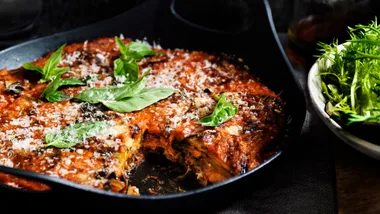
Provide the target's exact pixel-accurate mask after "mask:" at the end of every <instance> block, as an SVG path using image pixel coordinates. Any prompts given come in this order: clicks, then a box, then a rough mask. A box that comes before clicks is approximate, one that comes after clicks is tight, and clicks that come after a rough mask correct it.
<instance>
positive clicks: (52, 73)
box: [23, 44, 68, 83]
mask: <svg viewBox="0 0 380 214" xmlns="http://www.w3.org/2000/svg"><path fill="white" fill-rule="evenodd" d="M65 46H66V44H63V45H62V46H61V47H59V48H58V50H56V51H55V52H54V53H53V54H52V55H50V57H49V59H48V60H47V61H46V63H45V65H44V67H43V68H41V67H38V66H35V65H33V64H31V63H29V62H26V63H24V64H23V67H24V68H25V69H27V70H32V71H37V72H39V73H41V74H42V78H41V79H40V80H39V81H38V83H45V82H48V81H51V80H54V78H55V77H57V76H59V75H62V74H63V73H65V72H66V71H67V70H68V68H67V67H63V68H57V66H58V64H59V62H60V61H61V57H62V50H63V48H64V47H65Z"/></svg>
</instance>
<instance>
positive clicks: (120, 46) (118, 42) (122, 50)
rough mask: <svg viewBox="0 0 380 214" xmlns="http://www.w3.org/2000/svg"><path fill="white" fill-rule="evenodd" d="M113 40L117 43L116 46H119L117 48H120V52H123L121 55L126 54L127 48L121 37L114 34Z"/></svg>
mask: <svg viewBox="0 0 380 214" xmlns="http://www.w3.org/2000/svg"><path fill="white" fill-rule="evenodd" d="M115 40H116V43H117V46H119V49H120V53H121V54H123V55H127V53H128V48H127V46H126V45H125V44H124V42H123V41H121V39H120V38H119V37H117V36H115Z"/></svg>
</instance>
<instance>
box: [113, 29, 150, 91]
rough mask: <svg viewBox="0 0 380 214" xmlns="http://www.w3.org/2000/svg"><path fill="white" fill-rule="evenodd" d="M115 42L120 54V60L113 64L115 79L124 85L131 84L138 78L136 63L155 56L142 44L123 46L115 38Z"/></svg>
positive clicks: (118, 39)
mask: <svg viewBox="0 0 380 214" xmlns="http://www.w3.org/2000/svg"><path fill="white" fill-rule="evenodd" d="M115 40H116V43H117V45H118V46H119V49H120V53H121V56H120V58H118V59H116V60H115V61H114V62H113V63H114V75H115V78H116V80H117V81H119V82H122V83H125V84H128V83H133V82H135V81H137V80H138V78H139V66H138V65H137V63H136V61H137V60H141V59H143V58H144V57H145V56H150V55H155V52H154V51H152V50H151V49H150V48H149V47H148V46H146V45H144V44H142V43H137V42H131V43H129V44H128V45H125V44H124V43H123V41H121V40H120V38H119V37H117V36H116V37H115Z"/></svg>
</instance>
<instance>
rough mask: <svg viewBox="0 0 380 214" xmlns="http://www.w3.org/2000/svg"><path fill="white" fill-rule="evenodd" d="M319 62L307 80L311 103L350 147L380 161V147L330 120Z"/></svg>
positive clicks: (331, 128) (315, 64) (313, 67)
mask: <svg viewBox="0 0 380 214" xmlns="http://www.w3.org/2000/svg"><path fill="white" fill-rule="evenodd" d="M318 73H319V72H318V62H316V63H314V65H313V66H312V67H311V69H310V71H309V75H308V79H307V85H308V90H309V94H310V100H311V103H312V105H313V107H314V109H315V111H316V112H317V114H318V115H319V117H320V118H321V119H322V120H323V122H324V123H325V124H326V125H327V126H328V127H329V128H330V130H331V131H332V132H333V133H334V134H335V135H336V136H338V137H339V138H340V139H342V140H343V141H344V142H346V143H347V144H348V145H350V146H352V147H353V148H355V149H357V150H359V151H361V152H363V153H364V154H367V155H368V156H370V157H373V158H376V159H379V160H380V146H378V145H375V144H373V143H371V142H368V141H366V140H363V139H361V138H359V137H356V136H355V135H353V134H351V133H350V132H348V131H346V130H344V129H343V128H342V127H341V126H340V125H339V124H338V123H337V122H335V121H334V120H333V119H331V118H330V116H329V115H328V114H327V113H326V111H325V99H324V97H323V94H322V89H321V78H320V76H318V75H317V74H318Z"/></svg>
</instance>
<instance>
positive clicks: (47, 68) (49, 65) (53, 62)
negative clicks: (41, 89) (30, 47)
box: [43, 44, 66, 80]
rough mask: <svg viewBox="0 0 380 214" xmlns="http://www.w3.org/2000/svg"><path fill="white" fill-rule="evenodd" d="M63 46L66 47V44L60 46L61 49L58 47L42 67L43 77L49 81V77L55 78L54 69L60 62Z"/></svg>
mask: <svg viewBox="0 0 380 214" xmlns="http://www.w3.org/2000/svg"><path fill="white" fill-rule="evenodd" d="M65 46H66V44H63V45H61V47H59V48H58V50H56V51H55V52H54V53H53V54H52V55H51V56H50V57H49V59H48V60H47V61H46V63H45V65H44V68H43V71H44V74H45V76H46V77H48V78H49V80H51V79H50V78H51V77H54V76H56V75H55V69H56V67H57V65H58V64H59V62H60V61H61V57H62V50H63V48H64V47H65Z"/></svg>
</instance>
